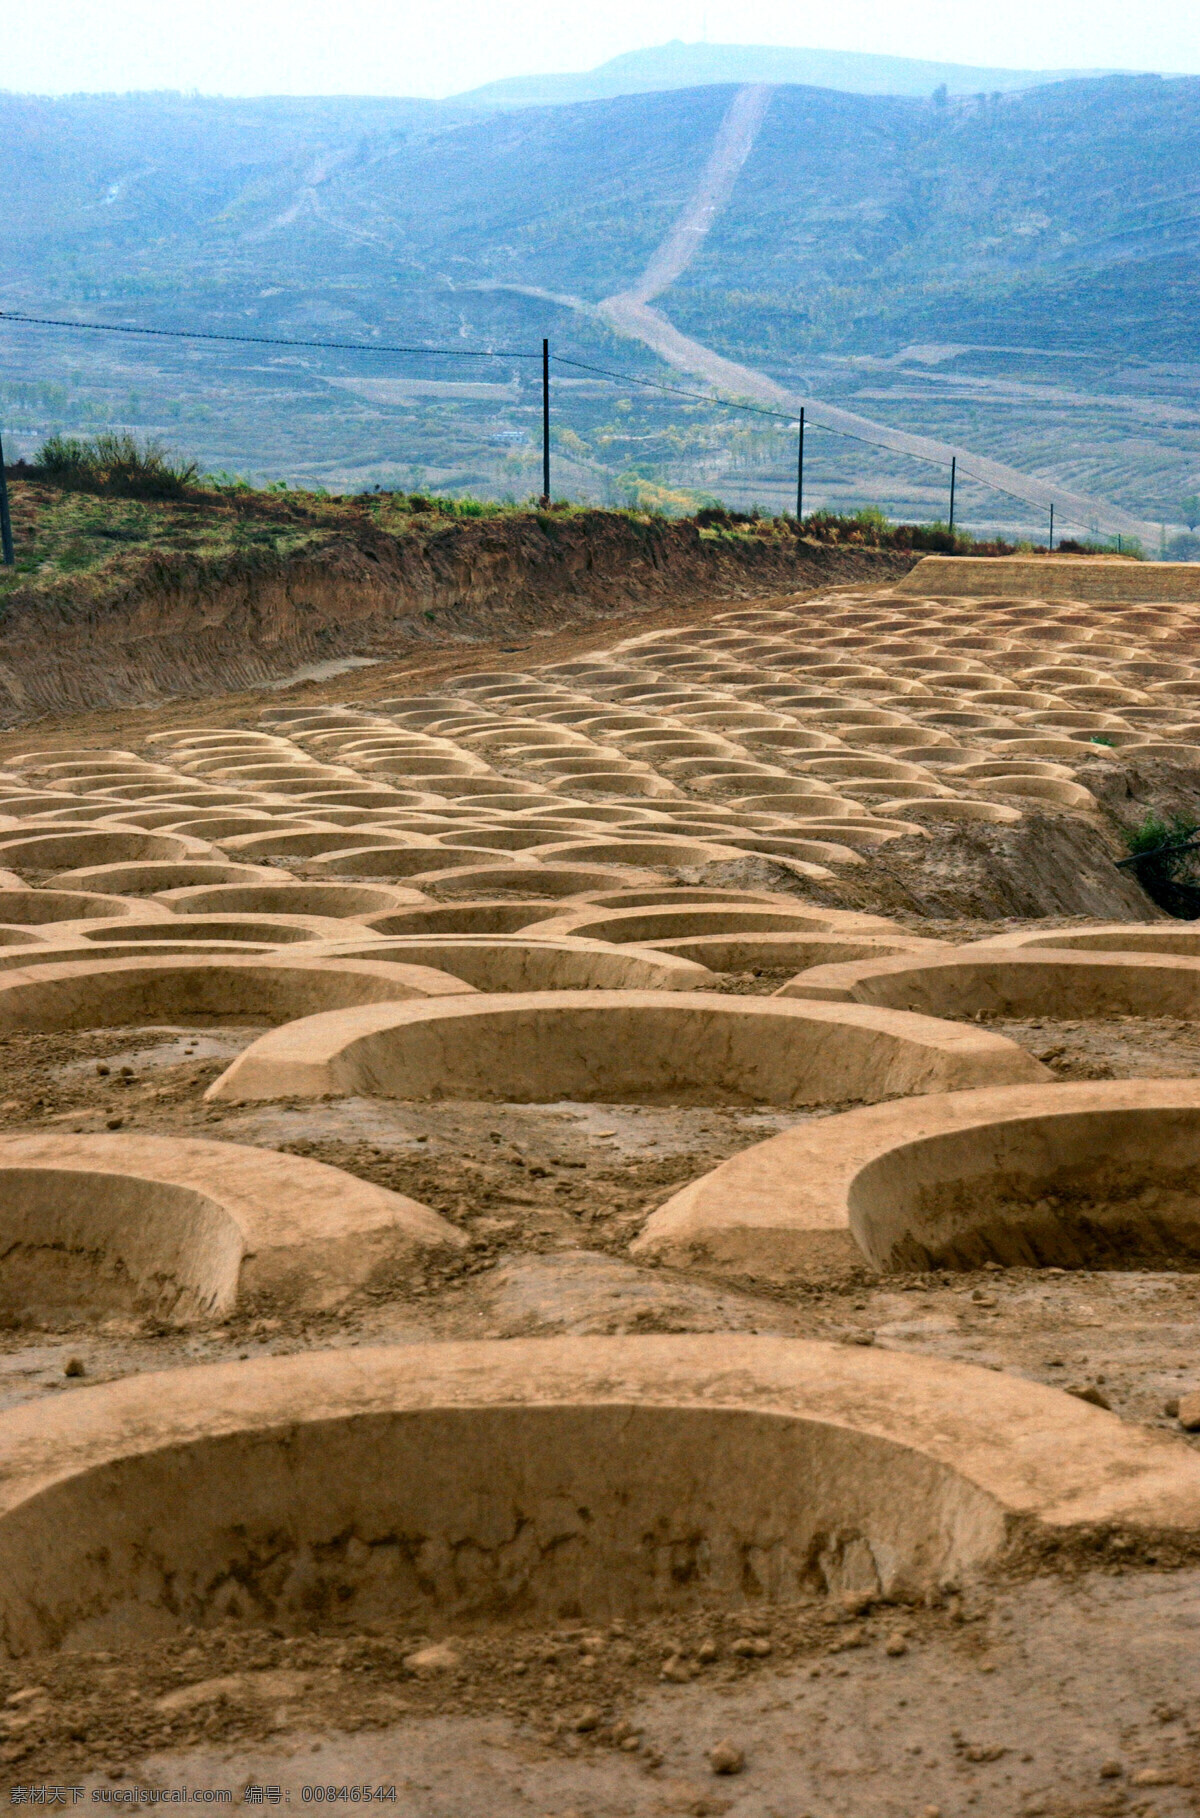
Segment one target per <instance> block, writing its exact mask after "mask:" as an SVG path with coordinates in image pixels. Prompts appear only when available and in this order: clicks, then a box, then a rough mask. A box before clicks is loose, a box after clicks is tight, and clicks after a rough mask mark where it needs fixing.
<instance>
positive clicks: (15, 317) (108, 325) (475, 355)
mask: <svg viewBox="0 0 1200 1818" xmlns="http://www.w3.org/2000/svg"><path fill="white" fill-rule="evenodd" d="M0 322H30V323H34V324H36V325H37V326H38V327H40V328H86V329H90V330H92V331H93V332H94V333H96V334H101V335H153V336H154V337H155V338H156V339H158V340H163V341H234V342H237V343H239V344H241V345H244V346H247V347H324V348H331V349H333V350H334V351H336V352H338V353H390V354H435V355H437V356H438V358H439V359H448V360H540V359H541V355H540V354H534V353H513V352H507V351H505V350H504V349H503V348H501V349H496V348H475V347H398V346H396V345H395V344H394V343H392V342H389V341H298V340H291V339H285V338H284V337H282V336H280V335H222V334H213V333H210V332H208V331H206V330H204V329H200V328H129V327H125V326H123V325H122V324H119V323H115V322H70V321H67V320H66V319H64V318H62V317H59V316H26V315H22V314H21V313H20V312H19V311H17V310H12V309H0Z"/></svg>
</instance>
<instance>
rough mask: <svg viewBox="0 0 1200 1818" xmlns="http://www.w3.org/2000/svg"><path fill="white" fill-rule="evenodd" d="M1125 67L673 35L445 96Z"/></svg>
mask: <svg viewBox="0 0 1200 1818" xmlns="http://www.w3.org/2000/svg"><path fill="white" fill-rule="evenodd" d="M1129 73H1131V72H1128V71H1120V70H1111V69H1058V70H1014V69H990V68H977V67H975V66H974V65H971V64H965V63H937V62H929V61H926V60H924V59H921V58H914V57H887V56H881V55H878V54H876V53H873V52H869V51H827V50H805V49H799V48H792V47H790V46H783V45H769V44H708V43H697V44H687V43H684V42H683V41H682V40H681V39H678V38H676V39H672V41H671V42H670V43H669V44H657V45H652V46H649V47H647V48H646V49H644V50H636V51H626V52H624V53H623V54H622V55H621V56H619V57H612V58H610V59H609V60H608V62H606V63H601V64H599V65H597V67H596V68H595V69H591V70H579V71H572V72H569V73H563V74H551V75H533V76H508V77H505V78H503V79H501V80H500V81H497V82H487V83H484V84H483V85H482V87H479V88H474V89H467V90H464V91H463V92H462V93H461V94H456V95H452V96H450V97H449V99H450V100H451V101H453V102H455V103H457V104H458V105H460V106H474V107H555V106H566V105H570V104H571V103H573V102H579V101H606V100H613V99H615V98H616V97H617V96H620V95H636V94H653V93H661V92H662V91H664V90H668V89H678V88H702V87H709V86H716V87H724V86H726V85H727V84H730V83H734V84H739V85H740V84H744V83H748V82H769V83H772V84H786V85H794V86H799V87H802V88H831V89H836V90H838V91H839V92H840V93H842V94H857V95H905V96H909V97H911V98H915V99H921V98H924V97H927V96H930V95H932V94H934V93H935V92H936V91H937V90H938V89H939V88H943V87H944V88H945V90H946V92H947V93H948V94H951V95H976V94H1009V93H1014V92H1019V91H1022V90H1025V89H1030V88H1045V87H1048V86H1050V85H1051V84H1053V83H1056V82H1073V81H1082V80H1086V79H1089V78H1097V77H1104V76H1112V75H1121V74H1129Z"/></svg>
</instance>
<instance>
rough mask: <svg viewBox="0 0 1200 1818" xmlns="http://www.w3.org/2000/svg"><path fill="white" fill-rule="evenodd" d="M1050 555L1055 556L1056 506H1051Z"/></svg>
mask: <svg viewBox="0 0 1200 1818" xmlns="http://www.w3.org/2000/svg"><path fill="white" fill-rule="evenodd" d="M1050 554H1051V555H1053V554H1054V506H1053V504H1051V506H1050Z"/></svg>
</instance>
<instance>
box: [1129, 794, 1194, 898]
mask: <svg viewBox="0 0 1200 1818" xmlns="http://www.w3.org/2000/svg"><path fill="white" fill-rule="evenodd" d="M1198 834H1200V821H1194V820H1193V819H1192V818H1191V817H1190V815H1186V814H1173V815H1172V816H1171V818H1170V820H1169V821H1167V820H1164V819H1163V817H1162V816H1161V815H1160V814H1155V813H1153V812H1151V813H1150V814H1148V815H1146V817H1145V818H1144V820H1142V821H1140V822H1139V823H1138V825H1137V826H1136V827H1131V828H1127V829H1126V832H1125V849H1126V851H1127V852H1128V853H1129V856H1130V858H1132V859H1136V860H1137V863H1136V864H1135V865H1133V866H1132V870H1133V873H1134V875H1135V877H1136V878H1137V881H1138V883H1139V884H1140V885H1141V886H1142V889H1143V890H1144V891H1145V892H1146V895H1147V896H1148V897H1150V898H1151V900H1152V901H1153V902H1156V903H1157V904H1158V906H1159V908H1160V909H1165V910H1166V912H1167V914H1168V915H1175V916H1179V917H1180V918H1181V919H1182V920H1183V921H1189V922H1194V921H1196V920H1197V919H1198V918H1200V884H1198V883H1197V882H1196V872H1195V865H1196V859H1197V852H1196V851H1195V850H1192V851H1186V850H1180V848H1181V847H1185V846H1186V845H1187V842H1188V841H1190V840H1194V839H1195V838H1196V837H1197V835H1198Z"/></svg>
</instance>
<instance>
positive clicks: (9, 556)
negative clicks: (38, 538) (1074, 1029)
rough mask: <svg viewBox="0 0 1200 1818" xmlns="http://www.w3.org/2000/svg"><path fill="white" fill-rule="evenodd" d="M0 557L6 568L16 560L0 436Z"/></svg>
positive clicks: (2, 446)
mask: <svg viewBox="0 0 1200 1818" xmlns="http://www.w3.org/2000/svg"><path fill="white" fill-rule="evenodd" d="M0 559H2V560H3V563H4V566H5V567H6V568H11V567H12V565H13V563H14V562H15V561H16V559H17V558H16V556H15V555H14V554H13V540H12V518H11V516H10V515H9V510H8V479H7V476H6V475H5V472H4V442H3V439H2V438H0Z"/></svg>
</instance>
